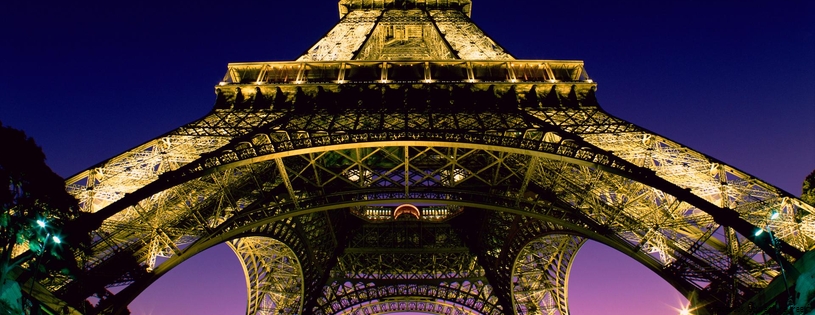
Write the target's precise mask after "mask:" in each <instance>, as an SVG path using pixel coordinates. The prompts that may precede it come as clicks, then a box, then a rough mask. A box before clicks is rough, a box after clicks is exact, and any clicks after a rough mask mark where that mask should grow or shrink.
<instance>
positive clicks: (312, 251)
mask: <svg viewBox="0 0 815 315" xmlns="http://www.w3.org/2000/svg"><path fill="white" fill-rule="evenodd" d="M329 221H330V219H329V213H324V212H321V213H315V214H312V215H304V216H298V217H296V218H287V219H283V220H269V221H266V222H265V223H264V224H260V225H257V224H256V225H253V226H252V227H251V228H250V229H246V230H243V231H242V233H239V234H229V235H220V236H221V237H218V238H216V240H215V241H213V239H209V242H195V243H192V244H191V245H190V246H189V247H187V248H184V249H183V250H180V251H179V252H178V254H177V255H175V256H172V257H170V258H169V259H167V261H165V262H164V263H162V264H161V265H158V266H157V267H156V268H155V269H154V270H152V271H150V272H148V273H144V274H141V275H140V277H138V278H136V279H133V283H132V284H130V285H128V286H127V287H126V288H124V289H123V290H121V291H120V292H119V293H117V294H116V295H115V296H114V297H113V298H111V299H108V300H103V301H100V304H99V307H97V309H99V310H105V311H107V312H110V313H111V314H120V313H121V312H123V311H124V310H125V309H126V307H127V305H128V304H129V303H130V302H131V301H132V300H133V299H135V298H136V297H137V296H138V295H139V294H140V293H141V292H142V291H143V290H145V289H146V288H147V287H148V286H150V284H152V283H153V282H155V281H156V280H158V279H159V278H160V277H161V276H163V275H164V274H166V273H167V272H169V271H170V270H172V269H173V268H175V267H177V266H178V265H180V264H181V263H183V262H185V261H187V260H188V259H190V258H192V257H193V256H195V255H197V254H199V253H201V252H203V251H204V250H206V249H209V248H211V247H213V246H215V245H218V244H221V243H231V244H230V246H232V247H233V248H235V249H236V252H237V253H238V255H239V257H240V258H241V259H242V260H244V259H245V258H252V257H249V256H247V257H243V256H242V255H241V253H242V252H243V251H242V250H241V249H245V248H244V247H245V246H243V245H241V244H242V240H245V239H249V240H253V239H263V240H274V243H275V244H279V245H280V246H277V247H281V246H283V247H285V248H286V249H285V250H283V252H289V251H291V254H292V256H293V257H295V258H296V259H297V261H298V265H299V266H298V267H299V274H300V277H299V279H297V280H296V281H297V282H298V283H300V290H301V292H302V293H304V296H299V297H298V300H297V301H296V302H292V301H287V302H285V303H283V304H285V305H284V307H289V308H290V307H294V305H295V304H301V305H298V308H297V309H298V310H299V309H302V308H304V307H309V305H308V303H309V301H305V300H304V298H306V297H308V296H311V295H314V294H316V293H317V292H319V291H320V287H321V283H322V282H324V281H325V277H326V275H327V272H328V269H330V267H331V259H332V257H334V255H335V253H334V252H333V251H334V250H336V249H335V248H333V247H332V246H336V244H326V242H323V244H313V243H316V242H314V238H315V237H317V238H325V237H326V233H325V232H327V231H330V230H331V229H334V227H330V225H332V224H336V223H332V222H329ZM301 227H306V229H308V231H304V230H303V229H302V228H301ZM330 237H332V238H333V237H334V235H333V234H331V235H330ZM257 243H258V242H252V243H250V244H249V245H258V244H257ZM260 245H263V242H260ZM315 245H318V246H315ZM326 245H328V246H326ZM255 247H257V246H255ZM326 251H329V252H326ZM256 258H257V257H256ZM260 259H261V260H268V257H261V258H260ZM243 263H244V264H245V263H246V262H245V261H244V262H243ZM246 271H247V272H249V270H246ZM255 271H257V270H255ZM259 276H260V275H251V274H248V273H247V282H248V283H250V284H251V283H252V281H253V277H258V278H260V277H259ZM255 289H256V288H249V290H250V292H254V293H263V292H259V291H258V290H255ZM259 289H262V288H259ZM253 290H254V291H253ZM261 295H262V294H261ZM252 297H253V294H251V293H250V295H249V299H250V305H249V306H250V307H251V306H252V302H253V301H251V299H252ZM258 298H259V300H258V302H260V303H261V304H262V303H263V296H258ZM293 303H294V304H293ZM312 303H313V302H312ZM248 311H251V310H248Z"/></svg>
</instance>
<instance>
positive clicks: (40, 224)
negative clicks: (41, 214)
mask: <svg viewBox="0 0 815 315" xmlns="http://www.w3.org/2000/svg"><path fill="white" fill-rule="evenodd" d="M37 225H39V226H40V227H41V228H44V227H45V221H43V220H37Z"/></svg>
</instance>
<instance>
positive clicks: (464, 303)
mask: <svg viewBox="0 0 815 315" xmlns="http://www.w3.org/2000/svg"><path fill="white" fill-rule="evenodd" d="M324 291H325V296H324V297H321V298H320V301H319V304H320V305H319V308H317V309H315V310H314V314H319V315H329V314H360V313H358V312H359V310H360V309H363V308H368V307H369V305H377V304H380V303H391V302H396V303H405V304H402V305H397V308H396V310H400V311H411V309H405V308H404V307H409V306H410V303H428V302H430V303H433V305H434V308H432V309H430V310H431V312H432V313H436V312H439V311H441V310H445V311H447V310H460V311H461V312H462V313H463V314H484V315H491V314H495V315H498V314H503V311H502V309H501V308H500V306H498V304H497V299H496V298H495V296H493V295H492V294H493V293H492V291H493V289H492V288H491V287H490V285H488V284H486V283H484V282H481V281H474V282H469V281H465V282H449V283H446V282H442V283H440V284H436V285H432V284H415V283H410V282H405V283H400V284H385V285H377V284H374V283H364V282H357V283H351V282H345V283H337V282H333V283H330V284H328V285H327V286H326V288H325V289H324ZM380 305H381V304H380ZM428 306H429V305H428ZM436 307H439V309H436ZM374 309H376V308H374ZM392 310H393V308H392V307H388V308H387V310H380V311H378V313H380V312H386V313H387V312H393V311H392ZM414 310H415V309H414Z"/></svg>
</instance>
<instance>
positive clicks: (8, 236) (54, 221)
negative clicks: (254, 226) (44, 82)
mask: <svg viewBox="0 0 815 315" xmlns="http://www.w3.org/2000/svg"><path fill="white" fill-rule="evenodd" d="M0 148H2V150H3V154H0V179H3V180H4V181H5V182H6V184H5V185H6V187H7V188H8V189H0V293H2V298H0V310H4V311H0V314H3V315H4V314H20V313H19V311H18V310H19V308H20V306H19V296H20V294H21V293H20V291H19V285H18V284H17V281H16V279H12V275H15V274H19V273H15V272H12V271H14V270H15V268H17V267H19V266H20V265H21V264H23V263H24V262H26V261H31V259H32V258H36V259H39V260H40V261H37V263H36V264H32V263H29V264H28V266H29V267H32V268H33V266H36V268H38V270H36V271H34V272H33V274H37V273H38V272H40V273H42V274H48V273H49V272H51V271H53V270H54V268H57V269H62V268H65V267H64V266H65V261H64V260H63V263H54V262H55V261H57V260H62V258H68V260H67V262H68V264H71V263H74V259H73V258H74V255H73V253H72V252H71V248H70V246H68V244H64V243H63V244H60V243H58V242H56V241H54V239H53V237H54V236H59V235H60V231H61V227H62V226H63V224H64V223H65V222H67V221H69V220H71V219H74V218H76V217H77V216H78V215H79V212H78V208H79V207H78V204H77V200H76V199H75V198H73V197H72V196H71V195H69V194H68V193H67V192H66V191H65V182H64V180H63V179H62V178H61V177H60V176H59V175H57V174H56V173H54V172H53V171H52V170H51V168H49V167H48V166H47V165H46V164H45V154H44V153H43V152H42V149H41V148H40V147H39V146H37V144H36V143H35V142H34V140H33V139H32V138H30V137H28V136H26V134H25V133H24V132H23V131H20V130H17V129H14V128H11V127H7V126H3V124H2V123H1V122H0ZM38 220H39V223H38ZM49 261H50V262H49ZM74 266H75V263H74ZM66 269H70V268H66ZM14 291H16V292H14ZM3 304H5V305H3Z"/></svg>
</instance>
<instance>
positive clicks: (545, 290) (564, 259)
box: [512, 234, 586, 315]
mask: <svg viewBox="0 0 815 315" xmlns="http://www.w3.org/2000/svg"><path fill="white" fill-rule="evenodd" d="M585 242H586V239H585V238H583V237H579V236H574V235H565V234H553V235H546V236H543V237H540V238H538V239H535V240H533V241H532V242H530V243H529V244H527V245H526V246H524V248H523V250H521V253H520V254H519V255H518V258H517V259H516V260H515V264H514V265H513V267H512V288H513V290H512V295H513V304H514V306H515V312H516V314H547V315H555V314H558V315H568V314H569V298H568V292H569V288H568V285H569V271H570V269H571V266H572V262H573V261H574V257H575V255H576V254H577V251H578V249H580V246H582V245H583V243H585Z"/></svg>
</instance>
